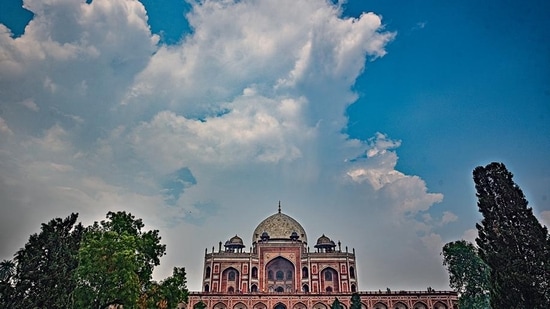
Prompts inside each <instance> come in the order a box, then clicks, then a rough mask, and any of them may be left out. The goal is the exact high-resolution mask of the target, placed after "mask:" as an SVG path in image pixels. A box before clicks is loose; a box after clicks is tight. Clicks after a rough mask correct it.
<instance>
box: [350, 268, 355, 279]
mask: <svg viewBox="0 0 550 309" xmlns="http://www.w3.org/2000/svg"><path fill="white" fill-rule="evenodd" d="M349 276H350V278H351V279H355V268H353V266H350V267H349Z"/></svg>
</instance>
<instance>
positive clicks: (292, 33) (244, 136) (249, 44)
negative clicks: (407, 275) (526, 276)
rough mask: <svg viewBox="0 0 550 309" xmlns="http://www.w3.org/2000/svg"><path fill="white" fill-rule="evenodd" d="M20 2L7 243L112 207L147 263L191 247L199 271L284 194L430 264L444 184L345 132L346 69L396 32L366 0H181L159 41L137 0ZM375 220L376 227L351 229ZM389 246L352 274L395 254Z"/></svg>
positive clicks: (4, 174)
mask: <svg viewBox="0 0 550 309" xmlns="http://www.w3.org/2000/svg"><path fill="white" fill-rule="evenodd" d="M25 7H26V8H27V9H29V10H30V11H32V12H33V13H34V18H33V20H32V21H31V22H30V23H29V25H28V26H27V28H26V30H25V33H24V34H23V35H22V36H21V37H19V38H16V39H14V38H12V37H11V36H10V34H9V31H0V54H1V55H2V57H3V59H2V61H0V92H1V93H2V94H3V95H2V98H0V104H1V108H2V111H3V114H2V117H1V118H0V142H1V144H0V162H2V163H0V183H1V184H2V186H0V187H1V189H0V193H1V194H0V203H1V205H3V206H2V207H3V214H6V215H3V216H2V218H1V219H0V223H1V224H0V226H2V235H14V234H15V235H17V236H14V237H11V236H10V237H3V238H1V239H0V241H1V245H0V248H2V252H1V255H2V256H3V257H4V258H9V257H10V256H9V255H10V254H12V253H13V252H15V251H16V250H17V248H18V247H20V246H22V245H23V244H24V241H25V238H26V237H27V236H28V235H29V234H30V233H32V232H33V231H35V230H36V229H37V228H38V227H39V224H40V222H44V221H46V220H49V219H50V218H51V217H53V216H66V215H67V214H68V213H69V212H72V211H75V212H79V213H80V214H81V218H82V220H83V221H84V222H88V223H89V222H91V221H93V220H100V219H102V217H103V216H104V214H105V213H106V212H107V211H108V210H116V209H125V210H128V211H131V212H132V213H133V214H134V215H136V216H138V217H143V218H144V219H145V222H146V224H147V226H148V227H149V228H159V229H161V233H162V235H163V239H164V240H165V241H166V243H167V244H168V248H169V249H168V250H169V254H168V256H167V257H166V258H165V260H164V261H163V264H162V265H163V267H164V270H161V275H162V274H164V275H166V274H169V272H170V269H171V268H172V266H173V265H182V264H184V265H189V266H190V267H189V276H190V279H189V282H190V286H191V287H192V288H197V286H196V284H197V283H198V280H199V279H198V278H199V277H200V271H199V270H196V269H197V266H198V265H199V264H200V263H201V261H202V260H201V256H200V254H201V252H202V248H203V247H204V246H209V244H213V243H214V244H215V243H217V241H218V240H219V238H218V237H223V236H224V235H225V233H234V232H238V233H240V234H241V235H242V234H247V233H250V232H251V231H252V229H253V227H254V224H255V223H256V221H258V222H259V221H260V220H261V219H263V218H264V217H265V216H267V215H269V214H270V213H271V210H272V209H271V208H270V207H271V205H273V206H274V205H275V201H276V200H279V199H283V200H285V199H286V200H288V201H289V202H288V203H289V204H290V205H296V206H295V208H294V211H295V212H296V214H298V215H301V216H302V218H309V220H310V221H309V222H310V226H312V228H311V231H312V233H313V235H316V234H321V233H322V232H323V231H321V230H319V229H320V227H327V226H334V224H332V223H331V222H332V221H331V220H333V218H336V217H338V218H339V220H340V222H348V221H349V222H354V223H355V224H356V225H355V226H359V228H358V229H357V233H353V234H352V235H349V234H348V235H341V236H342V237H347V238H349V239H350V240H349V241H350V242H351V241H353V242H355V243H356V244H357V245H358V246H359V247H358V252H361V253H362V254H363V255H368V256H369V257H367V256H364V257H362V258H364V259H367V258H370V257H371V256H372V260H373V261H378V262H379V263H381V264H382V263H384V262H385V259H386V260H387V257H385V256H384V254H382V253H384V252H385V253H387V254H392V256H395V257H398V256H401V255H402V254H406V255H407V256H408V257H409V258H410V261H411V263H414V264H415V265H416V267H417V269H420V270H425V272H424V273H430V272H431V273H433V274H434V275H433V276H432V277H429V278H428V277H427V279H426V280H430V278H431V279H433V278H437V280H439V279H440V274H441V269H440V268H438V266H439V263H438V264H437V265H436V266H434V265H433V263H432V262H433V261H437V260H438V258H437V256H436V257H435V258H433V257H432V253H433V251H434V248H436V247H437V246H438V245H440V242H441V239H440V236H439V235H437V234H436V233H435V232H434V228H435V227H436V226H439V225H440V224H445V223H448V222H452V221H454V220H456V216H454V215H453V214H451V213H444V215H443V217H442V219H441V220H426V218H428V217H429V213H428V211H429V209H430V207H431V206H432V205H434V204H435V203H439V202H440V201H441V200H442V199H443V196H442V195H441V194H439V193H430V192H429V190H428V188H427V186H426V183H425V182H424V181H423V180H422V179H421V178H420V177H418V176H415V175H406V174H405V173H403V172H400V171H398V170H397V169H396V164H397V160H398V156H397V153H396V151H397V149H398V148H399V146H400V145H401V141H398V140H393V139H391V138H390V137H388V136H386V135H384V134H382V133H378V134H376V135H375V136H374V137H373V138H372V139H370V140H367V141H361V140H354V139H350V138H348V137H347V136H346V135H345V134H342V133H341V132H342V129H343V128H345V126H346V122H347V119H346V117H345V111H346V108H347V107H348V106H349V105H350V104H352V103H353V102H354V101H355V100H356V94H355V93H354V92H353V91H352V90H351V89H352V86H353V85H354V83H355V80H356V78H357V77H358V76H359V75H360V74H362V73H363V71H364V70H365V69H366V64H367V63H368V60H376V59H378V58H380V57H383V56H384V55H385V53H386V50H385V47H386V45H387V44H388V42H390V41H391V40H393V39H394V37H395V33H392V32H390V31H386V30H385V29H384V26H383V24H382V20H381V18H380V17H379V16H378V15H376V14H374V13H364V14H362V15H360V16H358V17H357V18H347V17H342V12H341V8H340V7H339V6H337V5H332V4H330V3H327V2H324V1H316V0H300V1H296V0H293V1H290V0H282V1H277V2H272V1H255V0H245V1H234V2H233V1H213V0H211V1H201V2H193V3H192V9H191V11H190V12H189V13H188V15H187V16H186V18H187V19H188V21H189V24H190V26H191V28H192V30H193V31H192V32H191V33H189V34H188V35H187V36H186V37H185V38H184V39H183V40H182V41H181V42H180V43H179V44H177V45H158V37H157V36H156V35H154V34H152V33H151V32H150V30H149V26H148V23H147V13H146V11H145V9H144V7H143V6H142V5H141V4H140V3H139V2H138V1H131V0H124V1H108V0H94V1H91V2H90V3H85V1H74V0H51V1H47V2H44V1H39V0H26V1H25ZM289 8H291V9H289ZM236 16H238V18H235V17H236ZM1 27H3V28H4V30H6V29H5V27H4V26H1ZM292 207H293V206H290V209H292ZM338 208H340V210H343V211H341V212H340V211H338ZM273 210H274V209H273ZM327 211H328V212H330V213H334V212H337V213H336V214H334V217H330V216H329V217H327V216H325V215H323V213H326V212H327ZM351 213H353V214H355V215H353V216H350V215H349V214H351ZM422 216H424V219H422ZM419 218H420V219H419ZM344 220H346V221H344ZM438 221H439V223H438ZM14 222H18V223H17V224H15V223H14ZM244 223H247V224H248V223H250V224H251V225H250V226H249V227H248V228H246V227H244ZM315 223H319V226H316V224H315ZM305 225H306V226H307V224H306V223H305ZM241 229H242V230H241ZM411 231H412V233H411ZM375 232H378V233H379V234H378V235H382V234H383V235H385V237H384V238H378V239H373V240H372V241H371V242H370V244H367V243H365V242H364V235H369V234H372V233H375ZM333 233H335V234H338V233H342V232H341V231H333ZM196 235H200V236H196ZM336 236H338V235H336ZM313 237H314V236H313ZM388 241H389V242H391V243H395V244H399V245H396V246H393V247H392V248H386V244H387V242H388ZM181 242H185V244H182V243H181ZM205 244H206V245H205ZM369 245H372V246H373V248H374V249H372V248H370V247H368V246H369ZM181 248H186V250H182V249H181ZM187 248H195V249H196V250H187ZM419 248H423V249H422V250H421V249H419ZM427 257H429V258H427ZM398 264H402V263H399V262H397V261H394V263H393V264H388V266H387V267H386V268H384V267H381V268H379V270H380V271H381V273H376V272H377V271H378V270H376V269H373V268H372V267H365V270H363V273H364V276H363V277H365V278H366V277H367V275H366V272H367V270H368V271H371V272H373V273H372V275H373V276H377V278H380V280H383V279H382V278H392V276H391V275H390V276H388V273H387V272H393V273H394V274H395V275H397V274H399V272H400V271H408V270H406V269H404V268H403V267H401V266H402V265H401V266H399V267H398V266H396V265H398ZM434 267H435V270H434ZM407 268H409V267H408V266H407ZM163 271H164V272H163ZM383 271H387V272H386V273H383ZM369 277H370V275H369ZM384 280H385V279H384ZM405 281H406V280H405ZM410 283H411V284H414V283H415V276H412V277H411V279H410ZM423 284H425V285H428V284H431V285H432V286H435V284H434V283H433V282H432V283H428V282H427V283H423ZM422 286H424V285H422Z"/></svg>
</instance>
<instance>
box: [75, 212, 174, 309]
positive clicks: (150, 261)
mask: <svg viewBox="0 0 550 309" xmlns="http://www.w3.org/2000/svg"><path fill="white" fill-rule="evenodd" d="M107 219H108V220H104V221H101V222H100V223H98V222H95V223H94V224H93V225H92V226H91V227H89V228H87V230H86V233H85V235H84V238H83V239H82V244H81V246H80V250H79V252H78V253H79V254H78V260H79V267H78V269H77V272H76V276H77V279H78V286H77V288H76V291H75V302H76V304H77V305H78V306H81V307H87V308H98V307H100V306H103V305H104V304H107V303H110V302H113V301H115V300H116V301H117V303H118V304H121V305H123V306H124V307H125V308H137V304H138V300H139V298H140V295H141V293H142V292H143V291H146V287H147V286H148V284H149V282H150V281H151V276H152V273H153V268H154V266H156V265H159V263H160V257H161V256H162V255H164V253H165V250H166V247H165V245H162V244H160V236H159V235H158V231H157V230H155V231H148V232H143V231H142V230H141V229H142V228H143V227H144V224H143V222H142V221H141V219H135V217H134V216H133V215H131V214H129V213H126V212H116V213H114V212H109V213H107Z"/></svg>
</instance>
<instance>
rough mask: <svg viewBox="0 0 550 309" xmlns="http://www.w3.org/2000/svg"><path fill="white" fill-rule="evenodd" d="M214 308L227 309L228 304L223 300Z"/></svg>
mask: <svg viewBox="0 0 550 309" xmlns="http://www.w3.org/2000/svg"><path fill="white" fill-rule="evenodd" d="M212 308H213V309H227V305H226V304H225V303H223V302H218V303H216V304H215V305H214V307H212Z"/></svg>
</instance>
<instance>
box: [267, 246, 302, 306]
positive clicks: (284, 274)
mask: <svg viewBox="0 0 550 309" xmlns="http://www.w3.org/2000/svg"><path fill="white" fill-rule="evenodd" d="M265 270H266V272H265V273H267V278H266V280H267V282H266V284H265V285H266V286H267V287H269V290H270V291H271V292H274V291H276V292H294V291H295V288H296V287H295V283H294V282H295V280H294V279H295V277H296V275H295V274H296V270H295V268H294V264H292V262H290V261H289V260H287V259H285V258H283V257H280V256H279V257H276V258H274V259H273V260H271V261H269V263H267V265H266V266H265ZM281 289H282V290H281ZM278 309H280V308H278Z"/></svg>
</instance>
